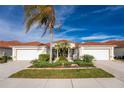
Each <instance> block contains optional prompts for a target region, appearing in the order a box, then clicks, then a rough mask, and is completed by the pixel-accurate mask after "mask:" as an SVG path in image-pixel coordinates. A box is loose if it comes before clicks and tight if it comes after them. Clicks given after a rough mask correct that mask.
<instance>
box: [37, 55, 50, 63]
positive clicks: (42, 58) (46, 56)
mask: <svg viewBox="0 0 124 93" xmlns="http://www.w3.org/2000/svg"><path fill="white" fill-rule="evenodd" d="M39 60H40V61H49V54H40V55H39Z"/></svg>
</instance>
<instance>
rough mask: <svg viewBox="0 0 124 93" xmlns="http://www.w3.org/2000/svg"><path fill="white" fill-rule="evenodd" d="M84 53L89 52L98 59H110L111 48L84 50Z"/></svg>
mask: <svg viewBox="0 0 124 93" xmlns="http://www.w3.org/2000/svg"><path fill="white" fill-rule="evenodd" d="M83 52H84V53H83V54H89V55H92V56H94V57H95V59H96V60H109V50H83Z"/></svg>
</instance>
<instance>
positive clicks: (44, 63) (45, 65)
mask: <svg viewBox="0 0 124 93" xmlns="http://www.w3.org/2000/svg"><path fill="white" fill-rule="evenodd" d="M57 66H61V63H59V62H55V63H49V62H46V61H39V62H33V67H39V68H42V67H57Z"/></svg>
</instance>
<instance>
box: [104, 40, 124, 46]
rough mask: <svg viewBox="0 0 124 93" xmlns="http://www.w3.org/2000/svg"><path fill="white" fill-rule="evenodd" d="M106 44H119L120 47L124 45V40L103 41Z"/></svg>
mask: <svg viewBox="0 0 124 93" xmlns="http://www.w3.org/2000/svg"><path fill="white" fill-rule="evenodd" d="M103 43H105V44H114V45H117V46H118V47H124V40H110V41H106V42H103Z"/></svg>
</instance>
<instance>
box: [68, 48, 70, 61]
mask: <svg viewBox="0 0 124 93" xmlns="http://www.w3.org/2000/svg"><path fill="white" fill-rule="evenodd" d="M69 51H70V50H69V48H68V59H69V58H70V54H69Z"/></svg>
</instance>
